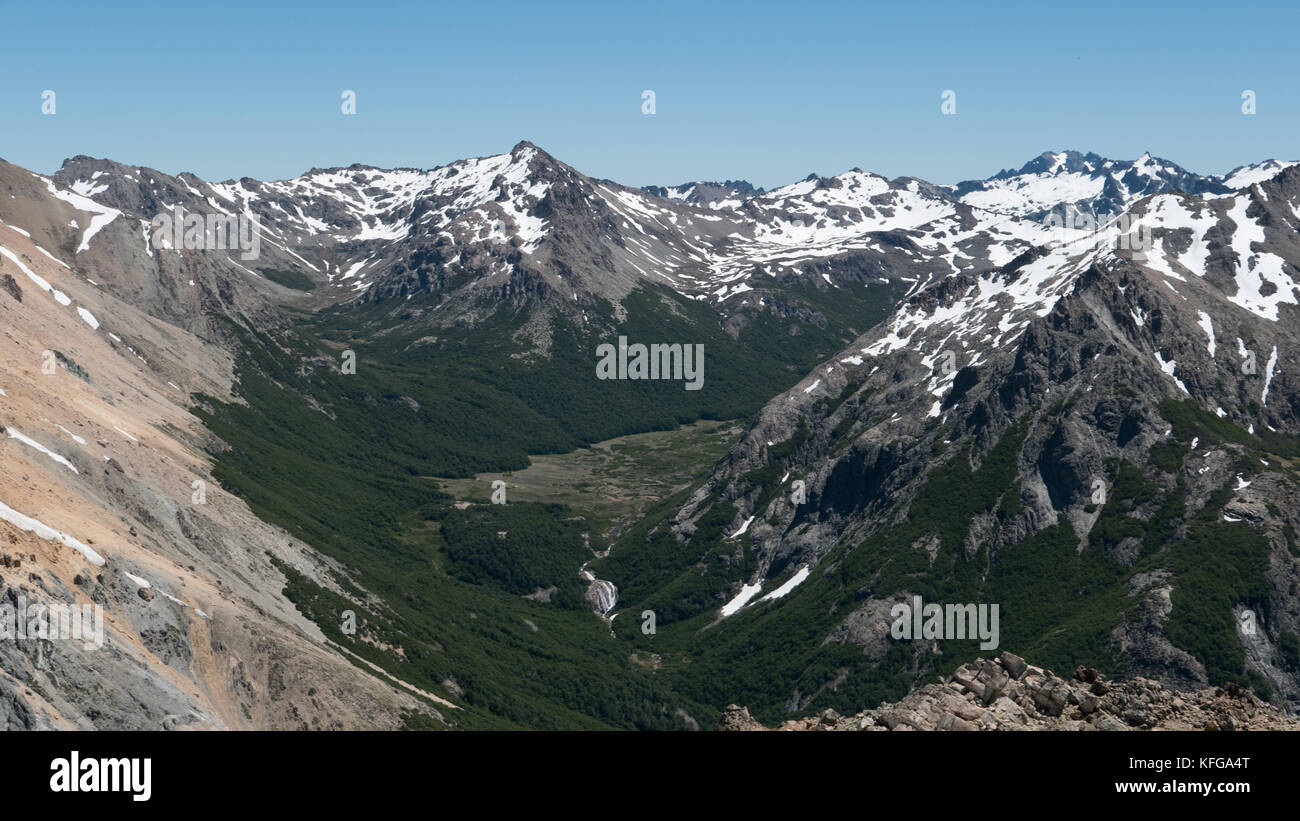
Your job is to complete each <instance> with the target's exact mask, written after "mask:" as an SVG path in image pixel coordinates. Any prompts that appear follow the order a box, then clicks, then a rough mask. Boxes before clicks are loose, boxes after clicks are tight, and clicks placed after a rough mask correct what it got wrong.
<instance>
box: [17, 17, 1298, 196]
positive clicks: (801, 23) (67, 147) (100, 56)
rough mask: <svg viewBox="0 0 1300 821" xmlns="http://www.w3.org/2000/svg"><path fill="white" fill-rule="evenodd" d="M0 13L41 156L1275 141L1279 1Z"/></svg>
mask: <svg viewBox="0 0 1300 821" xmlns="http://www.w3.org/2000/svg"><path fill="white" fill-rule="evenodd" d="M985 6H988V8H984V7H985ZM0 19H3V20H4V24H5V29H6V32H5V36H4V37H3V40H2V41H0V157H4V158H5V159H6V160H8V161H10V162H14V163H17V164H19V165H22V166H25V167H28V168H31V169H33V170H36V171H41V172H50V171H53V170H55V169H57V168H58V166H59V165H60V164H61V163H62V161H63V159H64V158H65V157H70V156H74V155H77V154H89V155H92V156H96V157H110V158H112V159H115V160H118V161H120V162H125V163H130V164H134V165H148V166H152V167H154V168H158V169H160V170H162V171H165V172H168V173H177V172H180V171H191V172H194V173H196V174H198V175H199V176H201V177H204V178H208V179H228V178H232V177H241V176H251V177H257V178H262V179H279V178H284V177H291V176H296V175H297V174H300V173H302V172H303V171H305V170H307V169H308V168H311V167H327V166H337V165H349V164H351V163H353V162H362V163H368V164H372V165H380V166H414V167H422V168H428V167H433V166H436V165H440V164H443V163H447V162H450V161H452V160H455V159H459V158H462V157H466V156H480V155H485V154H493V153H499V152H502V151H506V150H509V148H510V147H511V146H512V145H514V144H515V143H516V142H517V141H519V140H521V139H528V140H532V141H533V142H535V143H537V144H538V145H539V146H541V147H542V148H544V149H546V150H548V151H550V152H551V153H552V154H554V155H555V156H556V157H558V158H559V159H561V160H564V161H566V162H568V163H570V164H571V165H573V166H575V167H576V168H578V169H579V170H581V171H583V172H584V173H587V174H590V175H593V176H599V177H606V178H610V179H614V180H617V181H619V182H623V183H626V184H631V185H647V184H651V183H660V184H673V183H678V182H684V181H687V180H692V179H727V178H731V179H735V178H743V179H748V180H750V181H751V182H754V183H755V184H758V185H762V186H765V187H772V186H775V185H780V184H783V183H786V182H790V181H793V180H796V179H799V178H802V177H804V176H807V175H808V174H809V173H810V172H816V173H819V174H823V175H829V174H835V173H839V172H841V171H844V170H847V169H849V168H852V167H855V166H857V167H861V168H863V169H866V170H869V171H876V172H879V173H882V174H885V175H887V176H891V177H893V176H897V175H902V174H908V175H913V176H918V177H922V178H925V179H929V180H931V181H934V182H941V183H945V182H955V181H957V180H960V179H968V178H973V177H985V176H988V175H990V174H993V173H995V172H996V171H998V170H1000V169H1002V168H1005V167H1009V166H1016V167H1018V166H1020V165H1021V164H1023V163H1024V162H1026V161H1028V160H1029V159H1031V158H1032V157H1034V156H1036V155H1037V154H1039V153H1040V152H1042V151H1047V150H1059V149H1063V148H1076V149H1079V150H1083V151H1095V152H1097V153H1099V154H1104V155H1106V156H1110V157H1115V158H1119V159H1131V158H1133V157H1136V156H1138V155H1140V154H1141V153H1142V152H1143V151H1146V150H1149V151H1151V152H1152V153H1153V154H1156V155H1158V156H1161V157H1164V158H1166V159H1169V160H1173V161H1174V162H1177V163H1180V164H1182V165H1183V166H1185V167H1187V168H1189V169H1191V170H1193V171H1199V172H1202V173H1211V172H1223V171H1227V170H1228V169H1230V168H1232V167H1234V166H1236V165H1239V164H1242V163H1245V162H1250V161H1255V160H1260V159H1265V158H1269V157H1278V158H1282V159H1300V88H1297V81H1300V71H1297V68H1300V56H1297V49H1296V45H1295V40H1294V38H1295V36H1296V32H1297V31H1300V4H1296V3H1294V2H1290V3H1287V2H1276V3H1255V4H1252V3H1245V2H1234V3H1230V4H1226V3H1214V4H1211V3H1199V2H1189V3H1181V4H1173V3H1170V4H1154V3H1141V2H1125V3H1108V2H1094V3H1088V4H1081V3H1074V2H1057V3H1020V2H999V3H988V4H984V3H956V2H952V3H949V2H929V3H924V2H901V3H900V2H891V3H882V4H874V3H867V2H819V1H818V0H800V2H793V3H770V2H764V0H754V1H753V2H747V3H740V2H735V3H711V2H699V1H698V0H697V2H676V0H657V1H656V2H653V3H613V2H606V3H596V2H548V3H542V2H535V3H529V4H523V3H512V2H500V1H499V0H475V1H474V2H455V3H432V2H431V3H385V2H378V0H376V1H375V2H369V3H360V2H348V3H342V2H339V3H336V2H330V1H329V0H320V1H319V2H313V3H305V2H304V3H293V2H285V3H273V2H269V1H268V0H264V1H263V2H257V3H252V2H243V0H228V1H227V2H222V3H181V2H157V3H122V4H116V3H90V2H60V3H50V2H46V3H33V2H30V0H25V1H24V2H21V3H11V2H7V0H6V2H0ZM46 89H50V90H53V91H55V93H56V95H57V97H56V104H57V108H56V113H55V114H54V115H53V116H46V115H42V113H41V93H42V91H44V90H46ZM344 89H351V90H354V91H355V92H356V94H357V114H356V115H355V116H344V115H343V114H342V113H341V111H340V105H341V100H340V94H341V93H342V91H343V90H344ZM645 89H652V90H654V91H655V94H656V113H655V114H654V115H652V116H646V115H643V114H642V113H641V93H642V91H643V90H645ZM946 89H951V90H953V91H955V92H956V94H957V98H956V102H957V113H956V115H954V116H944V115H942V114H941V112H940V105H941V102H942V101H941V99H940V95H941V93H942V92H943V91H944V90H946ZM1244 89H1251V90H1253V91H1254V92H1255V93H1256V99H1257V113H1256V114H1255V115H1253V116H1245V115H1243V114H1242V112H1241V104H1242V103H1241V94H1242V91H1243V90H1244Z"/></svg>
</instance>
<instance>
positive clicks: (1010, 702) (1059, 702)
mask: <svg viewBox="0 0 1300 821" xmlns="http://www.w3.org/2000/svg"><path fill="white" fill-rule="evenodd" d="M717 729H719V730H766V729H769V728H767V727H764V726H763V725H762V724H759V723H758V722H757V721H755V720H754V719H753V718H752V717H751V716H750V714H749V709H748V708H746V707H738V706H736V705H734V704H732V705H729V706H728V707H727V709H726V710H725V711H724V713H723V715H722V719H721V720H720V721H719V722H718V726H717ZM775 729H777V730H1300V718H1297V717H1295V716H1287V715H1285V714H1284V713H1282V711H1281V710H1279V709H1278V708H1277V707H1274V706H1273V705H1271V704H1268V703H1267V702H1264V701H1261V700H1260V699H1259V698H1257V697H1256V696H1255V695H1254V694H1253V693H1251V692H1250V691H1249V690H1246V689H1243V688H1241V687H1238V686H1237V685H1235V684H1230V685H1228V686H1227V687H1226V688H1224V687H1220V688H1213V687H1211V688H1205V689H1202V690H1194V691H1178V690H1172V689H1168V688H1166V687H1164V686H1163V685H1162V684H1161V683H1160V682H1158V681H1154V680H1152V679H1148V678H1141V677H1138V678H1134V679H1132V680H1129V681H1108V680H1107V679H1106V677H1105V676H1103V675H1102V674H1100V673H1098V672H1097V671H1096V670H1092V669H1088V668H1084V667H1079V668H1078V669H1076V670H1075V671H1074V675H1073V676H1072V677H1071V678H1070V679H1069V680H1066V679H1062V678H1060V677H1058V676H1056V675H1055V674H1054V673H1052V671H1050V670H1044V669H1042V668H1040V667H1035V666H1033V665H1032V664H1028V663H1027V662H1026V661H1025V660H1024V659H1022V658H1020V657H1019V656H1016V655H1013V654H1011V653H1003V654H1002V655H1001V656H1000V657H999V658H998V659H997V660H996V661H992V660H989V659H977V660H975V661H973V662H971V663H970V664H966V665H963V666H962V667H960V668H958V669H957V671H956V672H954V673H953V675H952V677H951V678H944V677H940V679H939V683H937V684H927V685H925V686H924V687H921V688H920V689H918V690H916V691H914V692H912V693H909V694H908V695H907V696H906V697H904V698H903V700H902V701H899V702H896V703H893V704H888V703H886V704H881V705H880V706H879V707H877V708H876V709H874V710H864V711H863V712H861V713H858V714H857V715H853V716H841V715H839V714H838V713H836V712H835V711H834V710H826V711H825V712H823V713H821V714H820V715H817V716H813V717H811V718H803V719H795V720H791V721H786V722H784V723H783V724H781V726H779V727H776V728H775Z"/></svg>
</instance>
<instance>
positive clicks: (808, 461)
mask: <svg viewBox="0 0 1300 821" xmlns="http://www.w3.org/2000/svg"><path fill="white" fill-rule="evenodd" d="M1130 211H1131V216H1132V225H1131V228H1132V233H1131V234H1126V235H1123V236H1121V235H1119V233H1118V230H1117V229H1116V228H1110V229H1107V230H1106V231H1102V232H1100V233H1099V234H1098V235H1096V236H1094V237H1092V238H1089V239H1088V240H1083V241H1071V242H1065V243H1061V244H1059V245H1057V246H1055V247H1054V248H1052V249H1050V250H1049V249H1047V248H1042V249H1036V250H1034V251H1032V252H1029V253H1026V254H1024V255H1022V256H1021V257H1019V258H1018V259H1016V260H1015V261H1013V262H1012V263H1011V264H1008V265H1005V266H1002V267H1001V268H999V269H997V270H995V271H992V272H988V273H985V274H982V275H962V274H948V275H946V276H945V275H939V274H936V275H935V276H934V277H933V278H932V279H930V280H928V281H923V282H922V283H920V284H919V285H918V288H917V289H915V290H914V291H913V293H912V294H911V296H909V297H908V298H907V299H906V300H905V301H904V304H903V305H902V306H901V307H900V308H899V309H898V310H897V311H896V312H895V314H894V315H893V316H892V317H891V318H890V319H889V320H887V321H886V322H885V323H882V325H881V326H879V327H878V328H876V329H873V330H872V331H871V332H869V333H868V334H866V335H864V336H863V337H861V338H860V339H859V340H857V341H856V342H855V343H853V344H852V345H851V346H849V347H848V348H846V349H845V350H844V351H842V352H841V353H840V354H838V355H837V356H835V357H834V358H833V359H831V360H830V361H828V362H826V363H825V364H824V365H823V366H822V367H819V368H818V369H816V371H814V372H813V373H811V374H809V376H808V377H807V378H806V379H805V380H803V381H802V382H801V383H800V384H799V385H798V386H796V387H794V388H792V389H791V390H790V391H789V392H787V393H786V394H784V395H782V396H779V397H777V398H776V399H774V400H773V401H772V402H771V403H769V404H768V406H767V407H766V408H765V409H764V410H763V411H762V412H761V413H760V414H759V415H758V417H757V419H756V420H755V422H754V424H753V426H752V427H751V429H750V430H749V431H748V432H747V434H746V435H745V436H744V437H743V438H742V440H741V442H740V443H739V444H738V445H737V447H736V448H735V450H733V451H732V453H730V454H729V455H728V456H727V457H726V458H724V459H723V460H722V461H721V462H720V463H719V465H718V467H717V469H716V470H715V473H714V475H713V476H712V477H711V478H710V480H709V481H708V482H707V483H706V484H705V485H704V486H703V487H701V488H700V489H699V490H698V491H697V492H696V493H695V495H694V496H693V497H692V498H691V499H689V500H688V501H687V502H686V503H685V504H684V505H682V506H681V507H680V509H679V510H677V512H676V514H675V516H674V517H673V518H672V520H671V522H670V523H665V525H664V526H662V527H661V529H660V530H659V531H658V533H660V534H664V533H667V534H671V538H669V537H668V536H667V535H665V536H663V538H664V539H668V543H669V544H674V543H675V544H677V545H681V546H682V547H681V548H679V549H682V550H685V551H691V550H699V551H700V552H698V553H695V554H694V555H695V556H696V557H697V558H696V559H695V561H694V562H693V564H694V568H693V570H692V571H690V572H693V573H695V574H697V575H698V576H701V577H703V578H704V579H706V580H707V581H705V582H702V583H701V582H692V585H691V586H692V588H693V589H699V588H700V587H701V586H704V587H705V588H706V589H708V590H709V591H710V595H709V596H708V597H707V598H703V597H700V596H698V595H694V596H693V597H692V598H690V599H687V598H685V597H679V596H680V594H679V593H677V592H676V591H677V590H681V589H682V587H683V585H685V584H686V582H685V581H684V579H685V577H684V576H683V577H679V578H680V580H674V582H673V583H672V584H670V585H667V586H664V587H660V588H659V590H658V591H657V592H651V593H648V594H647V595H645V596H644V598H643V599H642V600H639V601H638V600H636V599H635V598H632V599H630V600H628V601H627V602H625V604H626V605H627V607H628V608H629V609H639V608H641V607H649V608H656V607H657V608H672V610H673V612H675V613H678V614H680V617H679V618H680V619H682V620H687V621H689V623H690V624H694V625H697V626H698V625H700V624H701V619H704V618H705V615H704V614H705V613H706V612H708V611H710V610H711V611H712V622H713V624H714V625H715V626H714V627H712V628H710V629H713V630H720V631H721V634H720V637H717V638H714V639H711V640H710V641H714V642H718V643H720V644H721V645H727V644H730V645H732V646H733V647H735V648H738V647H740V646H746V647H747V648H748V655H747V657H748V656H757V657H760V658H768V659H769V661H772V660H774V659H777V658H779V659H780V662H779V664H781V665H788V669H787V670H785V672H784V673H783V674H782V675H784V676H786V677H788V680H789V682H790V686H789V690H788V691H787V693H786V696H785V697H784V698H783V701H785V702H786V707H787V709H789V710H803V709H808V708H810V707H812V706H816V705H817V704H819V703H831V704H844V703H846V702H847V701H848V700H849V699H851V698H852V697H853V696H852V693H853V692H854V690H853V688H855V687H862V688H865V689H864V690H862V691H861V692H862V693H882V692H884V690H883V689H881V688H882V687H885V686H886V685H885V684H884V682H882V681H880V680H879V679H877V678H875V676H877V675H879V666H880V665H882V664H883V665H884V669H888V670H893V671H896V672H898V673H900V674H902V675H905V676H906V677H907V678H908V679H909V680H911V681H913V682H916V683H917V684H919V683H920V681H922V680H923V679H924V677H925V676H926V675H927V671H928V670H930V669H933V668H934V667H935V666H951V665H952V663H953V658H952V657H951V655H949V653H951V651H948V652H947V653H945V651H944V650H942V649H940V647H941V644H942V643H936V642H930V641H926V642H916V643H900V642H894V641H891V640H890V638H889V635H888V633H889V631H888V625H889V619H888V617H887V614H888V613H889V612H890V609H891V607H892V606H893V605H894V604H896V603H898V602H900V601H908V600H909V597H910V596H911V595H914V594H920V593H924V594H925V595H926V596H927V600H930V601H935V600H937V601H948V602H971V603H985V604H993V603H1000V604H1001V606H1002V608H1003V616H1002V618H1003V631H1004V632H1003V636H1004V646H1008V645H1007V641H1008V640H1010V641H1011V644H1010V645H1009V646H1010V647H1011V649H1013V650H1028V649H1036V650H1037V651H1039V652H1047V651H1049V650H1050V651H1051V653H1052V662H1051V663H1053V664H1055V663H1058V660H1060V659H1066V658H1076V659H1077V660H1078V661H1079V662H1088V663H1089V666H1099V667H1105V668H1107V669H1108V670H1110V671H1113V672H1116V673H1123V674H1126V675H1146V676H1152V677H1159V678H1160V679H1161V680H1162V681H1164V682H1165V683H1166V684H1170V685H1176V686H1181V687H1204V686H1205V685H1207V684H1210V683H1218V684H1222V683H1227V682H1229V681H1237V682H1241V683H1247V682H1249V683H1250V685H1251V686H1254V687H1255V688H1256V689H1257V690H1258V691H1259V692H1261V693H1270V694H1272V697H1273V698H1275V699H1276V700H1278V701H1279V702H1280V703H1283V704H1291V705H1293V706H1294V705H1296V704H1298V703H1300V657H1298V656H1297V652H1296V647H1297V632H1300V597H1298V596H1300V594H1297V581H1300V548H1298V547H1297V544H1296V540H1295V530H1296V528H1297V527H1300V521H1298V520H1297V519H1296V513H1295V510H1296V505H1295V499H1296V496H1297V490H1296V488H1297V474H1296V471H1295V462H1294V459H1295V458H1296V456H1297V455H1300V451H1298V450H1297V447H1296V443H1297V441H1298V440H1297V438H1296V437H1297V436H1298V435H1300V416H1297V413H1298V412H1300V406H1298V405H1297V402H1296V400H1295V397H1296V396H1297V389H1300V383H1297V382H1296V379H1297V372H1296V370H1295V368H1294V367H1293V365H1292V363H1294V362H1295V361H1296V359H1297V356H1300V338H1297V336H1296V331H1295V328H1296V327H1297V323H1296V320H1297V319H1298V318H1300V313H1298V312H1297V306H1296V300H1297V291H1296V287H1297V282H1298V281H1300V168H1295V167H1291V168H1288V169H1286V170H1284V171H1282V172H1281V173H1280V174H1278V175H1277V176H1275V177H1273V178H1271V179H1269V180H1266V181H1265V182H1262V183H1257V184H1254V185H1252V186H1250V187H1249V188H1247V189H1245V190H1242V191H1240V192H1238V193H1235V194H1229V195H1226V196H1222V197H1220V196H1215V195H1205V196H1200V197H1197V196H1191V195H1186V194H1161V195H1155V196H1151V197H1147V198H1144V199H1142V200H1139V201H1138V202H1136V203H1134V204H1133V206H1132V208H1131V209H1130ZM1148 231H1149V237H1150V240H1151V242H1150V246H1149V247H1148V248H1147V249H1146V250H1142V249H1141V247H1140V246H1141V245H1142V243H1139V242H1138V241H1137V235H1144V236H1145V235H1146V234H1145V233H1144V232H1148ZM796 483H797V484H796ZM717 517H722V520H723V521H725V522H726V524H725V525H724V527H723V528H722V532H723V533H724V534H728V535H726V536H724V538H723V539H722V540H721V541H720V542H719V541H713V540H709V541H706V542H705V543H704V545H702V546H701V547H695V546H694V544H695V543H694V542H692V540H693V539H694V537H695V536H694V534H695V533H696V532H697V531H700V532H703V531H701V528H702V527H703V526H704V523H706V522H712V521H713V520H714V519H715V518H717ZM664 528H667V530H664ZM652 535H654V534H652ZM659 538H660V536H658V535H654V538H653V539H648V540H647V542H646V544H647V545H650V544H655V545H659V546H658V547H657V548H656V549H658V550H664V549H665V547H663V546H662V545H663V544H664V542H663V541H656V539H659ZM620 549H623V550H629V551H632V552H633V553H635V552H636V551H638V550H641V549H643V548H641V547H638V546H637V545H636V544H629V545H627V546H624V547H620ZM645 549H649V548H645ZM615 555H616V556H617V555H618V550H616V551H615ZM1049 556H1050V557H1052V558H1050V559H1049V558H1047V557H1049ZM606 573H607V577H608V578H611V579H613V580H614V581H615V583H617V584H619V586H620V589H623V590H627V589H631V588H634V587H636V581H637V580H636V579H635V578H626V577H620V576H619V575H618V573H617V572H614V571H606ZM705 602H707V604H706V603H705ZM697 616H698V618H697ZM733 620H734V622H735V623H734V624H732V622H733ZM1239 622H1240V623H1245V622H1249V623H1250V624H1251V625H1252V627H1251V629H1249V630H1246V629H1241V628H1240V627H1239ZM785 623H789V626H788V627H787V626H786V624H785ZM660 624H661V631H662V630H663V626H662V625H663V620H661V622H660ZM1009 625H1015V626H1014V627H1012V628H1011V630H1012V631H1013V632H1014V638H1012V634H1011V633H1009V632H1008V626H1009ZM1256 628H1257V629H1256ZM670 629H671V628H670ZM789 632H795V633H799V634H800V635H806V636H807V637H808V638H807V639H805V641H809V642H810V645H816V646H817V649H809V650H806V651H803V652H801V653H799V654H797V657H795V658H792V657H791V654H790V653H789V651H788V647H787V646H785V645H782V644H781V641H782V638H780V637H783V636H787V635H788V633H789ZM774 633H775V634H776V635H775V636H773V637H771V638H768V636H769V635H771V634H774ZM769 642H770V643H771V646H768V643H769ZM691 646H696V645H691ZM805 646H808V645H805ZM942 646H945V647H946V646H947V645H946V644H943V645H942ZM959 646H962V647H963V648H966V649H963V650H961V651H960V652H961V653H967V654H969V653H973V652H974V650H973V649H972V647H973V646H972V645H959ZM837 648H839V649H837ZM848 648H857V651H858V652H859V653H860V654H861V656H862V657H861V658H858V657H855V656H854V655H853V654H852V653H850V652H848ZM701 652H706V651H703V650H702V651H701ZM726 652H728V653H735V652H738V651H737V650H734V649H733V650H727V651H726ZM767 653H770V654H772V655H771V656H768V655H765V654H767ZM887 656H888V657H889V660H888V661H885V659H886V657H887ZM755 663H757V662H755ZM719 664H720V665H721V664H722V662H721V660H720V661H719ZM873 671H874V672H873ZM796 681H798V682H799V683H798V684H797V685H796V684H795V682H796ZM728 686H730V687H734V688H735V690H734V692H739V693H744V692H746V688H748V687H750V686H751V685H746V684H744V683H743V682H741V681H740V680H739V676H738V677H737V679H736V680H734V681H731V682H729V684H728ZM888 686H889V687H892V686H894V685H892V684H891V685H888ZM816 699H821V701H817V700H816ZM762 706H763V708H764V709H765V710H768V711H772V710H775V709H776V705H775V704H774V703H772V702H766V703H764V704H763V705H762Z"/></svg>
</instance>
